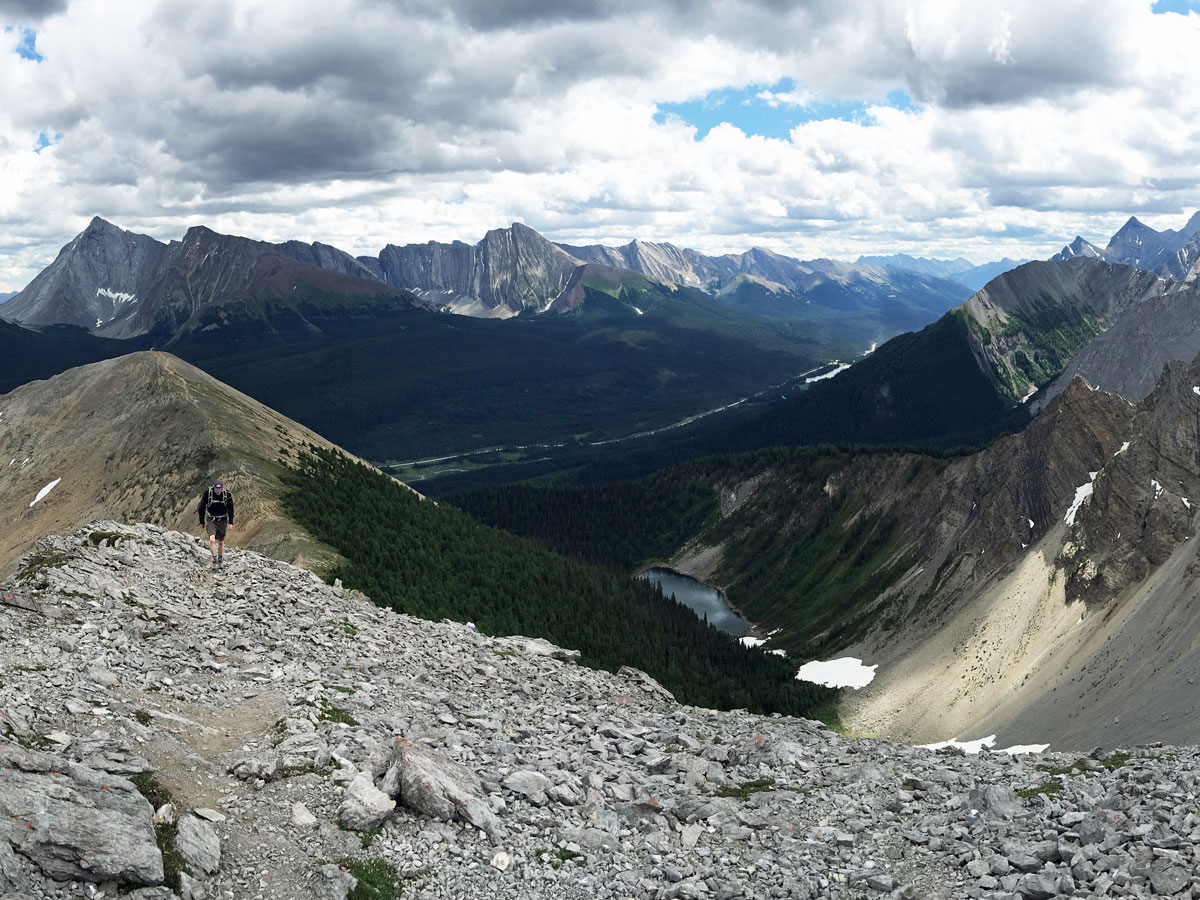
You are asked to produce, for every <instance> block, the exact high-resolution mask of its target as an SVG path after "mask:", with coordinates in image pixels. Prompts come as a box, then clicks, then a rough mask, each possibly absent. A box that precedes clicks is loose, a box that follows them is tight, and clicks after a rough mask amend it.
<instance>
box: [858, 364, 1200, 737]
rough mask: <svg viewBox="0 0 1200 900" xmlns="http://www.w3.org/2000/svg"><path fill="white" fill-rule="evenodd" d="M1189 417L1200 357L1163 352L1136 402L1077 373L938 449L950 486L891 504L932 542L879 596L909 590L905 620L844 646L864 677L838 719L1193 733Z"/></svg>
mask: <svg viewBox="0 0 1200 900" xmlns="http://www.w3.org/2000/svg"><path fill="white" fill-rule="evenodd" d="M1198 435H1200V364H1197V363H1195V362H1194V363H1192V364H1189V365H1187V366H1184V365H1182V364H1171V365H1169V366H1168V367H1167V370H1166V372H1165V373H1164V375H1163V378H1162V379H1161V380H1160V383H1159V385H1158V387H1157V388H1156V389H1155V391H1154V392H1153V393H1152V394H1151V395H1150V396H1149V397H1148V398H1147V399H1146V400H1145V401H1144V402H1143V403H1142V404H1140V405H1139V406H1137V407H1134V406H1132V405H1130V404H1127V403H1126V402H1125V401H1123V400H1122V399H1120V398H1117V397H1115V395H1107V396H1106V395H1105V394H1104V393H1103V392H1101V391H1091V390H1090V389H1089V388H1087V387H1086V386H1084V384H1083V382H1082V381H1081V380H1080V379H1076V380H1075V381H1073V382H1072V384H1071V386H1070V387H1069V388H1068V389H1067V390H1066V391H1064V392H1063V394H1061V395H1060V396H1059V397H1058V398H1057V399H1056V400H1055V401H1054V402H1053V403H1051V404H1050V406H1048V407H1047V408H1046V410H1044V411H1043V412H1042V414H1041V415H1040V416H1039V417H1038V419H1037V420H1035V422H1034V423H1033V424H1032V425H1031V426H1030V427H1029V428H1028V429H1026V432H1024V433H1023V434H1021V435H1014V436H1013V437H1011V438H1006V439H1004V440H1002V441H1000V442H997V444H996V445H995V446H994V447H993V448H992V449H990V450H989V451H987V452H985V453H983V454H979V455H978V456H976V457H971V458H969V459H967V460H964V461H962V462H960V463H957V464H954V465H952V466H951V467H949V468H948V469H947V472H946V476H947V482H946V483H947V485H953V487H951V488H949V489H948V490H947V492H946V493H945V494H939V493H931V494H928V495H927V499H928V502H929V503H930V504H931V505H930V506H928V507H926V506H924V505H923V502H924V501H922V502H916V503H915V505H914V506H912V507H906V508H912V509H914V510H922V509H923V510H924V512H925V514H927V515H929V516H932V517H934V518H931V519H930V520H929V521H931V522H932V521H935V520H936V521H937V523H938V524H937V525H936V526H935V527H934V528H928V527H926V528H924V529H921V530H919V531H918V532H917V533H919V534H922V535H923V536H925V537H928V536H929V535H931V534H932V535H936V540H934V541H933V543H932V545H927V546H933V547H936V548H937V549H936V550H934V551H933V552H932V553H928V552H927V555H925V556H923V569H922V571H920V572H915V573H914V574H913V575H912V576H911V578H910V580H909V581H906V582H904V583H903V584H901V585H899V586H897V588H896V589H895V591H894V592H893V593H892V594H891V595H890V597H889V598H888V600H887V602H889V603H892V604H895V603H897V602H899V603H901V604H911V605H910V606H906V607H905V608H906V609H908V610H910V616H911V618H910V619H909V622H908V624H907V625H904V626H902V627H900V628H899V629H898V630H896V631H893V632H891V633H886V634H885V633H882V632H880V633H878V634H876V635H875V636H873V637H872V638H869V639H868V640H866V641H865V642H863V645H862V646H860V647H859V648H857V650H858V651H859V652H861V653H863V654H865V655H866V657H867V658H868V659H869V660H870V661H871V662H879V663H880V677H879V679H878V681H877V683H876V684H873V685H872V686H871V687H870V688H869V689H867V690H865V691H863V692H861V694H860V695H856V696H855V697H854V698H852V699H851V701H850V704H849V708H848V710H847V712H846V714H847V716H848V718H849V720H850V721H853V722H856V723H858V724H859V725H860V726H861V727H872V728H882V729H884V730H887V731H889V732H890V731H892V730H893V729H894V728H899V729H900V731H899V732H898V733H901V734H907V735H910V736H917V735H920V736H921V737H922V738H925V739H930V738H931V736H932V735H934V734H937V735H940V736H942V737H949V736H951V735H954V734H960V733H971V734H973V735H975V734H987V733H988V732H989V731H997V730H999V731H1000V732H1001V733H1003V734H1004V735H1005V736H1006V739H1009V740H1014V741H1028V740H1038V741H1043V740H1048V741H1051V742H1054V743H1056V744H1057V745H1060V746H1062V745H1066V746H1076V747H1082V746H1084V745H1090V744H1094V743H1097V742H1103V743H1111V742H1119V741H1123V740H1128V739H1129V738H1130V737H1131V736H1133V735H1137V736H1139V737H1140V739H1143V740H1144V739H1149V738H1157V739H1162V740H1189V741H1190V740H1195V739H1197V737H1198V736H1200V732H1198V731H1197V729H1196V726H1195V723H1196V721H1197V720H1196V717H1195V712H1196V711H1197V706H1196V694H1195V691H1194V688H1193V687H1192V685H1194V682H1195V679H1196V677H1197V676H1198V675H1200V654H1198V653H1197V650H1196V647H1197V646H1198V644H1197V641H1198V640H1200V615H1197V607H1196V605H1195V604H1194V603H1192V602H1191V598H1192V596H1193V595H1194V594H1195V586H1194V580H1195V573H1196V572H1198V571H1200V565H1198V564H1197V562H1196V554H1197V550H1198V548H1200V544H1197V542H1196V541H1193V540H1192V538H1193V537H1195V536H1196V534H1197V531H1196V520H1195V514H1194V504H1193V499H1194V495H1195V494H1196V493H1197V492H1200V478H1198V477H1197V476H1196V474H1195V473H1196V471H1197V450H1196V447H1197V440H1198ZM968 501H969V503H968ZM968 505H969V509H968ZM939 508H940V510H939ZM921 692H924V694H922V693H921ZM926 696H927V697H930V698H936V699H932V700H925V699H923V697H926Z"/></svg>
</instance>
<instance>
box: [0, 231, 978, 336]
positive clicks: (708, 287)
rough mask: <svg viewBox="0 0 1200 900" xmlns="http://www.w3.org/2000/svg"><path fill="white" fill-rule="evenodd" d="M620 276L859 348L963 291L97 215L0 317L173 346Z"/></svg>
mask: <svg viewBox="0 0 1200 900" xmlns="http://www.w3.org/2000/svg"><path fill="white" fill-rule="evenodd" d="M318 270H319V271H320V272H323V273H325V274H323V275H320V274H317V273H318ZM329 273H335V274H333V275H331V274H329ZM629 273H635V274H636V275H641V276H644V277H645V278H648V279H650V280H651V281H654V282H656V283H659V284H663V285H667V286H671V287H675V286H683V287H690V288H694V289H699V290H702V291H704V292H706V293H708V294H710V295H712V296H715V297H719V298H723V299H725V300H726V302H727V303H730V304H732V305H735V306H741V307H747V308H751V309H752V310H753V311H754V312H756V313H759V314H763V315H769V316H773V317H782V318H798V319H812V318H814V317H815V315H816V313H817V310H813V309H811V308H806V307H809V306H812V305H814V304H815V306H816V307H817V308H818V310H823V311H824V313H823V315H824V316H826V317H831V316H838V315H839V314H840V315H842V316H845V315H847V314H850V313H854V312H868V313H870V314H872V317H873V318H872V319H871V324H873V325H875V328H874V329H872V330H870V331H869V332H865V333H864V334H863V335H862V336H861V337H860V338H859V340H860V341H862V342H863V346H864V347H865V346H867V345H869V344H870V343H871V342H872V341H877V340H878V339H880V338H881V337H890V336H891V334H894V333H895V332H896V331H898V330H903V329H904V328H908V327H915V326H916V325H918V324H924V323H925V322H928V321H929V319H930V318H932V317H934V316H936V315H939V314H941V313H942V312H944V311H945V310H946V309H948V308H950V307H951V306H953V305H955V304H956V303H958V302H961V301H962V300H963V299H965V297H966V294H967V292H966V291H965V290H964V289H963V287H962V286H961V285H959V284H956V283H954V282H950V281H947V280H945V279H940V278H937V277H934V276H930V275H927V274H923V273H915V272H911V271H907V270H902V269H896V268H893V269H890V270H889V269H882V268H879V267H871V266H855V265H850V264H848V263H840V262H836V261H833V260H812V261H809V262H803V261H801V260H797V259H793V258H791V257H787V256H782V255H780V254H776V253H772V252H770V251H767V250H763V249H754V250H750V251H748V252H746V253H743V254H740V255H736V254H728V255H726V256H720V257H710V256H705V255H703V254H700V253H697V252H695V251H692V250H686V249H680V248H677V247H674V246H672V245H671V244H661V243H649V242H645V241H633V242H631V243H630V244H627V245H625V246H624V247H618V248H608V247H603V246H599V245H593V246H587V247H572V246H569V245H565V244H555V243H552V242H551V241H548V240H547V239H545V238H544V237H542V236H541V235H540V234H538V233H537V232H536V231H534V230H533V229H531V228H528V227H526V226H524V225H521V224H513V225H512V226H511V227H509V228H506V229H496V230H493V231H489V232H488V233H487V235H485V237H484V238H483V240H481V241H480V242H479V243H478V244H475V245H468V244H465V243H462V242H459V241H456V242H454V243H452V244H439V243H436V242H433V241H430V242H428V243H425V244H410V245H406V246H403V247H399V246H395V245H391V244H389V245H388V246H386V247H385V248H384V249H383V250H382V251H381V252H380V254H379V256H378V257H368V256H360V257H358V258H355V257H353V256H351V255H350V254H348V253H345V252H344V251H341V250H338V249H337V248H335V247H332V246H329V245H327V244H322V243H313V244H305V243H303V242H299V241H286V242H284V243H280V244H268V243H265V242H261V241H251V240H248V239H245V238H237V237H232V236H228V235H218V234H216V233H215V232H212V231H210V230H209V229H206V228H202V227H197V228H193V229H189V231H188V232H187V233H186V234H185V235H184V238H183V240H182V241H172V242H170V243H169V244H164V243H161V242H159V241H156V240H154V239H153V238H150V237H148V236H146V235H139V234H134V233H132V232H127V231H124V230H122V229H119V228H117V227H116V226H114V225H112V224H111V223H108V222H106V221H104V220H103V219H100V218H99V217H97V218H95V219H93V220H92V222H91V224H90V225H88V227H87V228H86V229H85V230H84V231H83V232H82V233H81V234H80V235H78V236H77V237H76V238H75V239H74V240H73V241H71V243H69V244H67V245H66V246H65V247H64V248H63V249H62V251H61V252H60V253H59V255H58V257H57V258H56V259H55V261H54V262H53V263H51V265H50V266H49V267H47V268H46V270H45V271H43V272H42V273H41V274H39V275H38V276H37V277H36V278H35V279H34V280H33V281H32V282H31V283H30V284H29V285H28V286H27V287H26V288H25V289H24V290H22V291H21V292H19V293H18V294H17V295H16V296H15V297H14V298H13V299H12V300H11V301H10V302H9V303H8V304H6V305H5V318H8V319H10V320H12V321H16V322H19V323H22V324H26V325H34V326H36V325H47V324H72V325H78V326H80V327H83V328H87V329H88V330H89V331H92V332H93V333H95V334H98V335H102V336H107V337H120V338H128V337H135V336H138V335H141V334H147V333H151V332H156V333H159V334H160V335H165V336H168V338H169V337H171V336H175V335H177V334H178V333H179V332H180V330H181V329H191V330H195V329H196V328H203V327H204V325H205V324H206V322H208V321H209V320H210V319H211V317H212V316H213V314H214V310H216V309H219V308H220V307H221V306H222V305H224V304H227V303H229V302H231V301H235V300H236V301H239V302H240V301H244V300H252V301H254V302H257V303H260V304H261V303H272V304H275V305H286V304H288V303H291V302H292V301H293V300H296V299H305V298H307V297H311V296H313V295H314V294H325V295H339V296H346V297H353V298H355V299H356V302H361V301H363V300H372V301H374V302H377V303H378V302H384V301H391V302H397V303H403V302H405V300H406V299H407V301H408V302H413V301H412V297H414V296H415V297H420V298H421V301H422V302H423V303H424V305H426V306H427V307H429V308H432V309H444V310H449V311H451V312H455V313H460V314H466V315H471V316H476V317H498V318H505V317H509V316H513V315H515V314H517V313H520V312H523V311H525V310H535V311H539V312H544V311H547V310H554V311H562V312H568V311H571V310H574V309H576V308H577V307H578V304H579V302H580V301H581V299H582V295H581V293H580V291H579V285H580V284H581V282H588V281H599V282H606V283H608V284H609V285H615V286H616V287H618V288H619V286H620V284H621V283H622V282H623V280H624V279H626V278H628V277H629ZM384 285H386V286H387V287H384ZM388 288H392V289H393V290H388ZM293 305H294V304H293ZM889 329H890V331H889Z"/></svg>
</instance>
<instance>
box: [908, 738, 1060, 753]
mask: <svg viewBox="0 0 1200 900" xmlns="http://www.w3.org/2000/svg"><path fill="white" fill-rule="evenodd" d="M995 744H996V736H995V735H994V734H989V735H988V736H987V737H983V738H979V739H978V740H975V741H960V740H958V739H957V738H951V739H950V740H948V741H938V742H937V743H936V744H921V745H920V746H922V747H924V748H925V749H926V750H941V749H943V748H945V747H956V748H958V749H959V750H961V751H963V753H978V752H979V751H980V750H982V749H983V748H984V747H987V748H988V749H989V750H991V749H992V748H993V747H994V746H995ZM1049 747H1050V745H1049V744H1014V745H1013V746H1011V747H1005V748H1004V749H1003V750H1000V751H998V752H999V753H1007V754H1009V755H1010V756H1017V755H1018V754H1022V753H1044V752H1046V750H1048V749H1049Z"/></svg>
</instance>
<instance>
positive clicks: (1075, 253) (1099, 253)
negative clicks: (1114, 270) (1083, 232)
mask: <svg viewBox="0 0 1200 900" xmlns="http://www.w3.org/2000/svg"><path fill="white" fill-rule="evenodd" d="M1080 256H1082V257H1084V258H1085V259H1104V251H1103V250H1101V249H1100V248H1099V247H1097V246H1096V245H1095V244H1093V243H1091V242H1090V241H1085V240H1084V239H1083V238H1082V237H1081V236H1080V235H1075V240H1073V241H1071V243H1069V244H1067V246H1065V247H1063V248H1062V249H1061V250H1059V251H1058V252H1057V253H1055V254H1054V255H1053V256H1052V257H1050V261H1051V262H1059V261H1061V260H1064V259H1075V258H1076V257H1080Z"/></svg>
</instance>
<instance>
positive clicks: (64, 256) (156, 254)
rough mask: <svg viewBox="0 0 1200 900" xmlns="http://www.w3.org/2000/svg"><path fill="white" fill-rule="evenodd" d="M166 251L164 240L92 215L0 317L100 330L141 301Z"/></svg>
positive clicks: (163, 261)
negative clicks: (85, 224)
mask: <svg viewBox="0 0 1200 900" xmlns="http://www.w3.org/2000/svg"><path fill="white" fill-rule="evenodd" d="M169 255H170V250H169V248H168V247H167V245H166V244H163V243H161V242H159V241H156V240H154V238H152V237H149V236H147V235H144V234H134V233H132V232H129V231H123V230H121V229H120V228H117V227H116V226H115V225H112V224H111V223H109V222H106V221H104V220H103V219H101V218H100V217H99V216H97V217H96V218H94V219H92V221H91V224H89V225H88V227H87V228H85V229H84V230H83V231H82V232H80V234H79V235H78V236H77V237H76V238H75V239H74V240H73V241H71V243H69V244H67V245H66V246H65V247H63V249H62V250H61V251H60V252H59V254H58V257H57V258H56V259H55V260H54V262H53V263H51V264H50V265H49V266H48V267H47V268H46V269H44V270H43V271H42V272H41V273H39V274H38V276H37V277H36V278H34V279H33V281H31V282H30V283H29V286H28V287H26V288H25V289H24V290H23V291H20V292H19V293H18V294H17V295H16V296H15V297H13V299H12V300H10V301H9V302H7V303H5V304H4V317H5V318H6V319H10V320H12V321H14V322H21V323H24V324H26V325H53V324H69V325H78V326H80V327H81V328H86V329H88V330H89V331H95V332H100V331H102V330H103V329H104V328H105V326H107V325H109V323H112V322H114V321H116V320H118V319H122V318H125V317H127V316H129V315H130V313H131V312H133V311H134V310H136V309H137V307H138V305H139V304H144V303H145V302H146V298H147V295H148V294H149V293H150V289H151V285H152V284H153V282H154V280H155V278H156V277H157V276H158V273H159V271H160V270H161V268H162V266H163V265H164V264H165V261H166V259H167V257H168V256H169Z"/></svg>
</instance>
